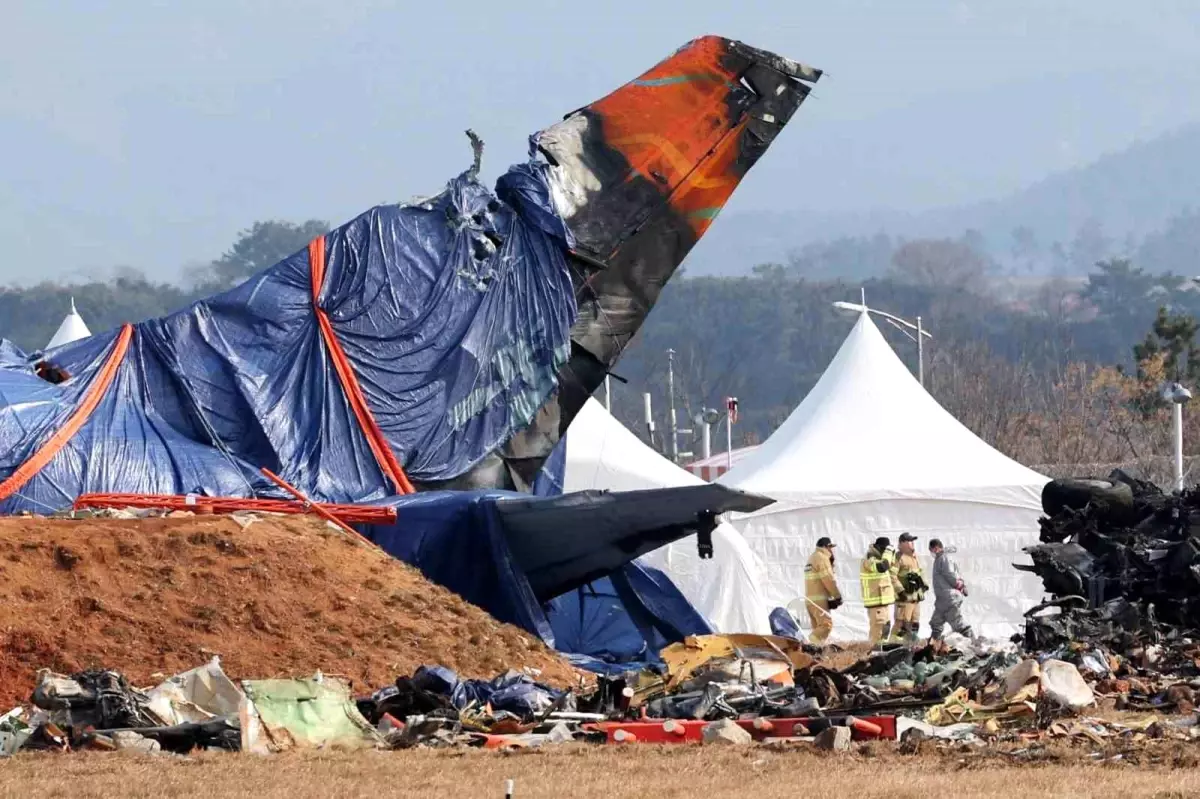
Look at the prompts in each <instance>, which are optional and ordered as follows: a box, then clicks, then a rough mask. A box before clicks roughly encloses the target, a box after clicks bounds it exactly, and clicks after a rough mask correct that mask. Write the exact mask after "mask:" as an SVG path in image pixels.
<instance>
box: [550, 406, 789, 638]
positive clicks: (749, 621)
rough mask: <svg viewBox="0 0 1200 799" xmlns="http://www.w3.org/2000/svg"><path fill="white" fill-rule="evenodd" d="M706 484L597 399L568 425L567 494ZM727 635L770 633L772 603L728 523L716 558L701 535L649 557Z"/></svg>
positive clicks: (716, 543)
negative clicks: (701, 548)
mask: <svg viewBox="0 0 1200 799" xmlns="http://www.w3.org/2000/svg"><path fill="white" fill-rule="evenodd" d="M701 483H703V481H702V480H701V479H700V478H699V477H696V476H695V475H692V474H689V473H688V472H686V471H684V470H683V469H682V468H680V467H679V466H676V465H675V464H673V463H671V462H670V461H669V460H667V459H666V458H664V457H663V456H661V455H659V454H658V453H657V452H655V451H654V450H653V449H651V448H650V447H648V446H646V445H645V444H644V443H642V441H641V440H640V439H638V437H637V436H635V435H634V434H633V433H631V432H630V431H629V430H628V429H626V428H625V426H624V425H622V424H621V423H620V422H618V421H617V420H616V419H614V418H613V417H612V416H611V415H610V414H609V413H608V411H606V410H605V409H604V406H603V405H601V404H600V403H599V402H597V401H596V400H594V399H589V400H588V401H587V403H586V404H585V405H584V406H583V409H582V410H581V411H580V412H579V414H578V415H577V416H576V417H575V419H574V420H572V422H571V426H570V428H569V429H568V430H567V452H566V466H565V469H564V475H563V490H564V491H587V490H590V489H601V490H609V491H637V490H640V489H647V488H670V487H674V486H686V485H699V484H701ZM641 562H643V563H645V564H648V565H650V566H653V567H654V568H656V569H660V570H662V571H663V572H664V573H666V575H667V576H668V577H670V578H671V581H672V582H674V583H675V585H676V586H677V587H678V588H679V590H680V591H681V592H682V593H683V595H684V597H686V598H687V600H688V601H689V602H691V603H692V606H693V607H695V608H696V610H698V611H699V612H700V614H701V615H703V616H704V617H705V618H706V619H708V621H709V622H710V623H711V624H712V625H713V626H714V627H715V628H716V629H717V630H718V631H721V632H730V633H735V632H752V633H769V632H770V629H771V626H770V621H769V619H768V615H769V613H770V608H769V607H768V606H767V604H766V603H765V602H764V601H763V597H762V592H761V590H760V585H761V582H762V564H761V563H759V560H758V558H757V557H756V556H755V554H754V553H753V552H751V551H750V547H749V546H747V545H746V541H745V540H744V539H743V538H742V537H741V536H740V535H738V533H737V531H736V530H734V529H733V528H732V527H730V526H729V525H728V524H721V525H719V526H718V527H717V529H715V530H714V531H713V557H712V558H711V559H709V560H701V559H700V556H699V555H698V554H697V551H696V537H695V536H689V537H688V538H685V539H683V540H681V541H676V542H675V543H673V544H669V545H668V546H665V547H662V548H660V549H657V550H655V551H654V552H651V553H649V554H648V555H643V556H642V558H641Z"/></svg>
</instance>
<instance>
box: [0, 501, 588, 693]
mask: <svg viewBox="0 0 1200 799" xmlns="http://www.w3.org/2000/svg"><path fill="white" fill-rule="evenodd" d="M213 655H220V657H221V663H222V666H223V667H224V669H225V671H226V672H227V673H228V674H229V675H230V676H231V677H233V678H234V679H239V678H260V677H274V676H298V675H307V674H312V673H313V672H314V671H315V670H317V669H320V670H321V671H323V672H324V673H326V674H331V675H342V676H345V677H348V678H350V679H351V680H352V682H353V684H354V687H355V689H356V690H360V691H361V690H366V689H374V688H378V687H381V686H384V685H387V684H389V683H391V682H392V681H393V680H395V678H396V677H397V676H398V675H401V674H407V673H410V672H411V671H412V670H413V669H415V668H416V667H417V666H419V665H421V664H442V665H445V666H449V667H450V668H452V669H455V670H456V671H458V672H459V673H460V674H462V675H464V676H468V677H482V678H488V677H492V676H495V675H496V674H498V673H500V672H502V671H504V670H506V669H509V668H514V669H520V668H523V667H526V666H528V667H533V668H537V669H541V670H542V672H543V674H542V676H541V679H542V680H544V681H546V682H549V683H552V684H557V685H560V686H561V685H566V684H574V683H576V682H577V679H578V678H577V675H576V673H575V672H574V671H573V670H572V669H571V668H570V667H569V666H567V665H566V664H565V662H564V661H562V660H561V659H560V658H559V657H558V656H556V655H555V654H553V653H552V652H550V651H549V650H548V649H547V648H546V647H545V646H544V645H543V644H542V643H541V642H540V641H538V640H536V639H534V638H533V637H531V636H529V635H526V634H525V633H524V632H522V631H520V630H518V629H516V628H515V627H511V626H508V625H504V624H501V623H499V622H497V621H496V620H495V619H493V618H492V617H491V616H489V615H488V614H487V613H485V612H484V611H482V610H480V609H479V608H476V607H474V606H473V605H470V604H468V603H467V602H465V601H463V600H462V599H460V598H459V597H458V596H456V595H455V594H452V593H450V592H449V591H447V590H445V589H443V588H441V587H439V586H437V585H434V584H432V583H430V582H429V581H427V580H425V579H424V578H423V577H422V576H421V575H420V574H419V573H418V572H417V571H416V570H414V569H412V568H410V567H408V566H406V565H404V564H403V563H400V562H399V561H396V560H393V559H392V558H389V557H388V556H387V555H385V554H383V553H382V552H380V551H378V550H376V549H373V548H370V547H367V546H365V545H363V544H361V543H358V542H352V541H351V540H349V538H348V537H347V536H346V535H345V534H343V533H340V532H337V531H334V530H331V529H330V528H328V527H326V526H324V525H323V524H322V523H319V522H317V521H314V520H313V519H310V518H304V517H276V516H273V517H264V518H261V519H259V520H258V521H256V522H254V523H253V524H251V525H250V526H249V527H248V528H246V529H245V530H243V529H242V528H241V527H240V526H239V525H238V524H237V523H236V522H235V521H234V520H232V519H230V518H228V517H220V516H217V517H203V516H198V517H189V518H177V519H169V518H157V519H140V520H131V521H125V520H115V519H90V520H86V521H69V520H50V519H37V518H8V519H0V712H3V710H5V709H7V708H9V707H12V706H14V705H15V704H17V703H19V702H21V701H25V700H27V699H28V697H29V695H30V692H31V691H32V689H33V680H34V675H35V673H36V671H37V670H38V669H39V668H50V669H53V670H55V671H59V672H66V673H71V672H75V671H79V670H82V669H85V668H89V667H95V666H104V667H106V668H111V669H117V670H119V671H121V672H123V673H124V674H126V676H128V677H129V679H130V680H131V682H132V683H133V684H135V685H153V684H155V683H157V682H158V680H159V679H160V678H161V676H164V675H170V674H173V673H177V672H179V671H183V670H186V669H189V668H192V667H194V666H197V665H199V664H201V663H203V662H205V661H207V660H208V659H209V658H211V657H212V656H213Z"/></svg>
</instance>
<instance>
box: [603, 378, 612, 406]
mask: <svg viewBox="0 0 1200 799" xmlns="http://www.w3.org/2000/svg"><path fill="white" fill-rule="evenodd" d="M604 410H606V411H608V412H609V413H612V380H611V379H610V378H609V376H608V375H605V376H604Z"/></svg>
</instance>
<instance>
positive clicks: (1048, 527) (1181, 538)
mask: <svg viewBox="0 0 1200 799" xmlns="http://www.w3.org/2000/svg"><path fill="white" fill-rule="evenodd" d="M1042 509H1043V510H1044V511H1045V513H1046V516H1045V517H1044V518H1043V519H1042V520H1041V535H1040V539H1041V541H1042V543H1041V544H1038V545H1037V546H1031V547H1026V548H1025V552H1026V553H1027V554H1028V555H1029V556H1030V558H1031V559H1032V560H1033V565H1032V566H1029V565H1025V566H1022V565H1018V566H1017V568H1018V569H1022V570H1025V571H1031V572H1034V573H1035V574H1037V575H1038V576H1039V577H1040V578H1041V579H1042V582H1043V583H1044V585H1045V588H1046V591H1047V592H1048V593H1049V594H1051V595H1052V596H1053V599H1051V600H1050V601H1048V602H1045V603H1043V604H1041V605H1038V606H1037V607H1035V608H1032V609H1031V610H1030V611H1029V612H1028V613H1027V614H1026V619H1027V622H1026V631H1025V645H1026V647H1027V648H1028V649H1030V650H1034V651H1045V650H1047V649H1050V648H1053V647H1055V646H1057V645H1061V644H1063V643H1066V642H1068V641H1079V640H1094V639H1105V640H1108V641H1110V642H1112V643H1114V644H1122V643H1123V644H1125V645H1133V644H1135V643H1137V642H1146V641H1148V640H1151V639H1153V640H1154V641H1158V640H1160V639H1181V638H1184V637H1189V636H1191V637H1195V636H1194V632H1195V631H1196V630H1198V629H1200V492H1198V491H1196V490H1190V491H1185V492H1183V494H1181V495H1176V494H1164V493H1163V492H1162V491H1161V490H1159V489H1158V488H1157V487H1156V486H1154V485H1153V484H1151V483H1147V482H1144V481H1140V480H1136V479H1134V478H1132V477H1130V476H1129V475H1127V474H1125V473H1124V472H1120V471H1115V472H1113V473H1112V474H1111V475H1109V477H1108V479H1107V480H1055V481H1053V482H1051V483H1049V484H1047V485H1046V487H1045V489H1044V490H1043V492H1042ZM1051 608H1057V609H1058V610H1059V613H1057V614H1053V613H1050V612H1048V611H1049V610H1050V609H1051Z"/></svg>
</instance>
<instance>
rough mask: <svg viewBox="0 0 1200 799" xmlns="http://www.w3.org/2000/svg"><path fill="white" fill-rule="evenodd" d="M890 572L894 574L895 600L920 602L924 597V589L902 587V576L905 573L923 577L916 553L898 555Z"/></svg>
mask: <svg viewBox="0 0 1200 799" xmlns="http://www.w3.org/2000/svg"><path fill="white" fill-rule="evenodd" d="M892 572H893V574H895V576H896V582H895V586H896V600H897V601H898V602H920V601H921V600H923V599H924V598H925V589H921V590H919V591H906V590H905V589H904V577H905V575H907V574H916V575H917V576H919V577H920V578H921V579H922V580H924V579H925V574H924V572H922V571H921V561H919V560H917V556H916V555H899V556H898V557H897V558H896V563H895V566H894V567H893V569H892Z"/></svg>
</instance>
